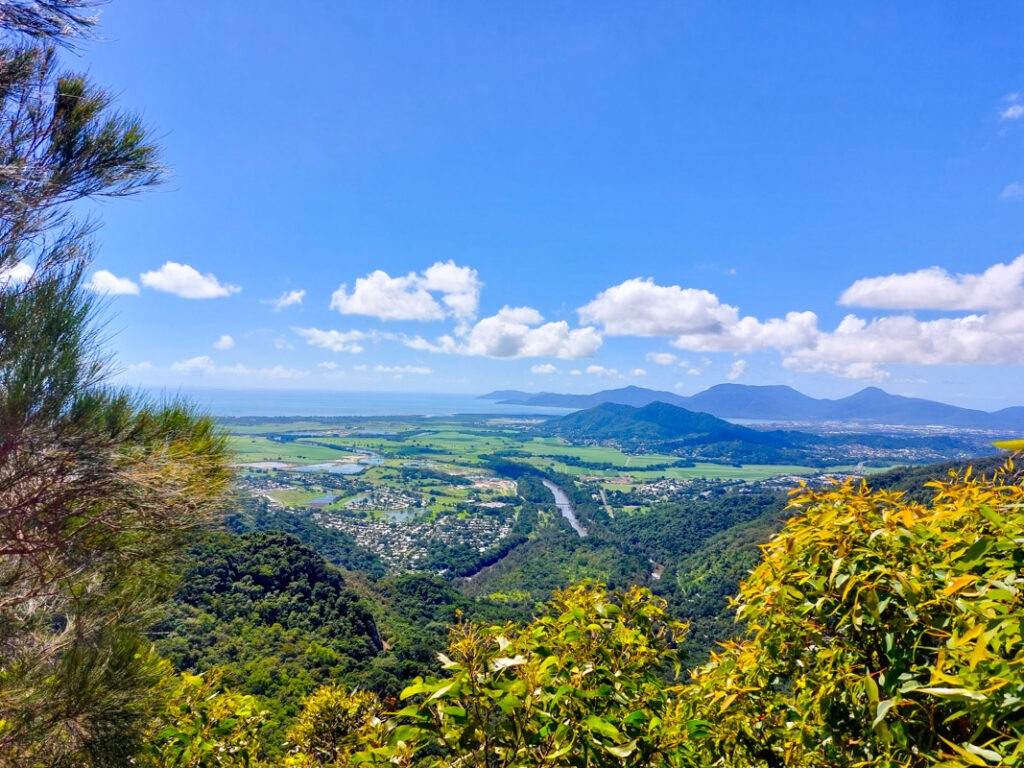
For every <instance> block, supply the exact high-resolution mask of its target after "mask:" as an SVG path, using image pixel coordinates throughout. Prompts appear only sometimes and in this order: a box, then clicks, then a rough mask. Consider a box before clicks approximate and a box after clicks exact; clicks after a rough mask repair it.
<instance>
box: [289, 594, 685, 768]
mask: <svg viewBox="0 0 1024 768" xmlns="http://www.w3.org/2000/svg"><path fill="white" fill-rule="evenodd" d="M684 632H685V625H683V624H681V623H680V622H677V621H675V620H674V619H672V618H671V617H670V616H668V614H666V613H665V606H664V603H663V602H662V601H660V600H659V599H657V598H654V597H652V596H651V594H650V592H648V591H647V590H644V589H636V588H634V589H632V590H630V591H629V592H627V593H626V594H624V595H619V596H617V597H616V596H614V595H612V594H609V593H608V592H607V591H606V590H605V589H604V587H603V586H601V585H599V584H597V585H595V584H582V585H580V586H577V587H574V588H572V589H568V590H565V591H563V592H560V593H558V594H556V595H555V597H554V599H553V600H552V601H551V603H550V604H549V605H548V607H547V611H546V612H545V613H544V615H542V616H540V617H539V618H537V619H535V620H534V621H533V622H532V623H530V624H528V625H526V626H516V625H513V624H506V625H503V626H491V627H488V626H484V625H476V624H471V623H462V624H460V625H458V626H457V627H455V628H454V629H453V630H452V635H451V640H450V642H449V647H448V652H447V654H441V660H442V662H443V663H444V668H445V672H446V674H445V676H444V677H441V678H433V677H428V678H425V679H423V678H421V679H417V680H416V681H415V682H414V683H413V684H412V685H411V686H409V687H408V688H406V689H405V691H403V692H402V698H403V699H405V700H407V701H411V703H410V704H409V705H408V706H407V707H405V708H404V709H402V710H400V711H399V712H397V713H394V714H391V715H386V714H383V713H382V708H381V706H380V704H379V703H377V702H374V701H373V700H372V699H367V697H366V694H361V693H355V694H351V695H346V694H345V693H344V691H341V690H338V689H333V690H332V689H327V690H322V691H320V692H318V693H317V694H315V695H314V696H313V697H311V699H310V700H309V702H308V704H307V707H306V710H305V712H304V713H303V715H302V716H301V717H300V724H299V725H298V726H297V727H296V729H295V731H294V732H293V741H294V742H295V744H296V746H295V754H294V758H295V759H296V761H297V762H296V764H297V765H310V766H343V765H355V764H362V763H369V764H381V765H384V764H392V765H393V764H398V765H423V766H427V765H436V766H456V765H457V766H466V767H467V768H468V767H469V766H478V767H479V768H492V767H496V768H500V767H502V766H505V767H509V768H510V767H511V766H537V767H540V766H550V767H552V768H554V767H555V766H567V767H568V766H581V767H582V766H593V768H600V767H601V766H608V767H609V768H611V767H612V766H615V767H616V768H619V767H620V766H638V767H639V766H657V765H662V766H680V768H682V767H684V766H686V767H691V766H696V765H698V764H699V763H697V762H695V760H696V754H697V753H696V752H695V744H696V742H695V740H694V737H695V734H697V733H698V732H699V731H700V728H701V724H700V723H698V722H695V721H690V720H685V719H680V711H679V709H678V699H677V696H676V694H675V691H674V690H673V689H672V688H671V687H669V686H668V685H666V683H665V679H664V677H665V675H666V673H667V672H671V670H672V668H673V667H675V671H676V672H678V643H679V641H680V640H681V639H682V635H683V633H684Z"/></svg>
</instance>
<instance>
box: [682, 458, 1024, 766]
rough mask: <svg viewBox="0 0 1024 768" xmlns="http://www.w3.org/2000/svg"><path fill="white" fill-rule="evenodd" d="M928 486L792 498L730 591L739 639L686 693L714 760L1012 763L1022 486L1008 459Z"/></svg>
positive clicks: (1023, 620) (1021, 719) (1021, 644)
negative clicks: (752, 566)
mask: <svg viewBox="0 0 1024 768" xmlns="http://www.w3.org/2000/svg"><path fill="white" fill-rule="evenodd" d="M931 485H932V487H933V488H934V489H935V491H936V495H935V499H934V501H933V502H932V503H930V504H919V503H914V502H908V501H906V500H905V499H904V498H903V497H902V494H898V493H888V492H881V491H873V490H871V489H869V488H868V487H867V486H866V485H864V484H862V485H859V486H855V485H845V486H843V487H840V488H838V489H836V490H833V491H830V492H827V493H818V492H812V491H807V490H806V489H805V490H804V491H803V492H801V493H799V495H797V497H796V498H795V499H794V500H793V506H794V507H795V508H797V509H799V510H800V511H801V512H802V514H800V515H799V516H798V517H796V518H794V519H793V520H791V521H790V522H789V524H788V526H787V527H786V529H785V530H784V531H783V532H782V533H781V534H780V535H778V536H776V537H775V538H773V539H772V541H771V543H770V544H769V545H768V546H767V547H766V548H765V551H764V555H765V556H764V561H763V563H762V564H761V565H760V566H759V567H758V568H757V569H756V570H755V571H754V572H753V574H752V575H751V576H750V578H748V579H747V580H746V581H745V582H744V583H743V585H742V587H741V589H740V594H739V597H738V602H737V606H738V615H739V617H740V618H742V619H744V620H746V621H747V622H748V626H749V628H750V635H749V637H748V638H747V639H746V640H744V641H743V642H740V643H732V644H729V645H727V646H725V647H724V648H723V649H722V651H721V652H720V653H718V654H716V655H715V657H714V658H713V660H712V662H711V663H710V664H709V665H708V666H707V667H705V668H704V669H702V670H701V671H700V672H699V673H698V674H697V676H696V683H695V685H694V686H693V688H691V689H690V693H691V696H692V700H693V702H694V706H695V709H696V711H697V713H698V716H703V717H704V718H705V719H707V720H709V721H711V722H712V727H711V734H713V738H712V742H711V744H710V750H709V755H712V756H714V759H716V760H717V761H718V762H716V763H715V764H717V765H722V766H731V767H734V768H740V767H741V766H742V767H747V766H750V767H753V766H807V767H808V768H811V767H812V766H813V767H814V768H821V767H823V766H837V767H838V766H853V765H858V766H896V765H898V766H911V767H914V766H926V765H928V766H932V765H941V766H944V767H945V768H953V767H954V766H969V765H995V764H999V765H1020V764H1021V762H1022V761H1024V707H1022V706H1021V702H1022V701H1024V638H1022V628H1024V549H1022V548H1021V544H1020V543H1021V541H1022V540H1024V483H1022V481H1021V479H1020V478H1019V477H1017V476H1014V474H1013V465H1012V463H1010V464H1008V465H1007V467H1006V468H1005V469H1004V470H1002V471H1000V472H997V473H996V474H995V475H994V476H990V477H987V478H985V477H978V476H973V475H972V474H971V472H970V470H967V471H966V472H965V473H963V474H961V475H957V474H953V475H952V476H951V477H950V478H949V479H948V480H947V481H945V482H938V483H932V484H931ZM709 764H710V763H709Z"/></svg>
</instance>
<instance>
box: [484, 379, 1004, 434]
mask: <svg viewBox="0 0 1024 768" xmlns="http://www.w3.org/2000/svg"><path fill="white" fill-rule="evenodd" d="M481 399H484V400H496V401H498V402H501V403H503V404H509V405H527V406H549V407H557V408H578V409H581V410H582V409H586V408H593V407H594V406H596V405H601V404H603V403H614V404H618V405H630V406H633V407H643V406H646V405H650V404H651V403H656V402H661V403H667V404H669V405H675V406H678V407H680V408H686V409H687V410H689V411H695V412H698V413H707V414H711V415H712V416H717V417H718V418H720V419H759V420H763V421H777V422H860V423H865V424H886V425H902V426H947V427H957V428H959V429H984V430H999V431H1004V432H1007V433H1016V432H1020V431H1024V406H1014V407H1011V408H1003V409H1002V410H999V411H993V412H989V411H980V410H975V409H972V408H961V407H959V406H955V405H948V404H946V403H939V402H936V401H934V400H925V399H922V398H917V397H904V396H902V395H893V394H890V393H888V392H886V391H884V390H882V389H879V388H878V387H866V388H864V389H862V390H861V391H860V392H857V393H855V394H852V395H850V396H849V397H843V398H839V399H837V400H830V399H827V398H820V399H819V398H814V397H810V396H809V395H805V394H803V393H802V392H798V391H797V390H795V389H793V388H792V387H787V386H784V385H770V386H755V385H750V384H719V385H717V386H714V387H711V388H709V389H706V390H704V391H703V392H698V393H697V394H695V395H691V396H689V397H685V396H682V395H677V394H675V393H673V392H664V391H658V390H653V389H646V388H644V387H636V386H629V387H622V388H621V389H607V390H604V391H601V392H595V393H594V394H591V395H571V394H558V393H555V392H539V393H530V392H520V391H518V390H511V389H505V390H498V391H496V392H491V393H488V394H486V395H481Z"/></svg>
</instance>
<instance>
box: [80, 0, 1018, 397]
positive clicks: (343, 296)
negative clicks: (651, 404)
mask: <svg viewBox="0 0 1024 768" xmlns="http://www.w3.org/2000/svg"><path fill="white" fill-rule="evenodd" d="M102 22H103V26H102V36H103V39H102V40H100V41H98V42H95V43H90V44H89V45H87V46H85V47H84V48H83V49H82V51H81V52H80V53H79V54H78V56H77V57H74V56H72V57H70V59H71V60H70V61H69V66H71V67H75V68H83V69H86V70H88V71H89V72H90V73H91V75H92V76H93V78H94V79H95V80H96V81H97V82H99V83H101V84H103V85H104V86H106V87H107V88H109V89H110V91H111V92H112V93H114V94H115V95H116V96H117V99H118V103H119V104H120V105H121V106H123V107H124V108H126V109H130V110H136V111H138V112H140V113H141V114H142V115H143V116H144V118H145V120H146V121H147V123H148V124H150V125H151V126H152V127H153V128H154V130H155V132H156V134H157V135H158V136H159V137H160V140H161V143H162V145H163V146H164V148H165V160H166V162H167V163H168V165H169V166H170V167H171V168H172V169H173V173H172V176H171V177H170V180H169V182H168V183H167V184H166V185H165V186H164V187H163V188H162V189H160V190H159V191H157V192H154V193H150V194H147V195H144V196H142V197H139V198H136V199H133V200H129V201H113V202H108V203H103V204H101V205H100V206H99V210H98V213H99V215H100V217H101V218H102V220H103V222H104V227H103V229H102V230H101V232H100V234H99V237H98V239H99V242H100V244H101V248H100V251H99V255H98V257H97V260H96V264H95V269H96V271H97V272H98V273H99V274H98V275H97V277H95V278H94V285H95V287H96V288H97V289H98V290H100V291H101V292H104V293H106V294H108V295H109V299H108V300H107V302H106V304H107V311H108V312H109V313H110V315H111V318H112V319H111V320H110V324H109V329H110V332H111V342H112V346H113V348H114V349H115V350H116V352H117V355H118V359H119V361H120V364H121V366H122V369H123V373H122V374H121V375H122V378H123V380H125V381H128V382H131V383H137V384H146V385H151V384H161V385H170V386H224V387H267V388H317V389H331V388H337V389H350V390H367V389H380V390H401V389H407V390H411V391H460V392H483V391H486V390H489V389H494V388H499V387H500V388H506V387H514V388H520V389H530V390H540V389H544V390H554V391H594V390H597V389H603V388H608V387H614V386H622V385H624V384H627V383H632V384H638V385H643V386H650V387H655V388H661V389H672V390H675V391H678V392H681V393H684V394H689V393H692V392H695V391H697V390H699V389H703V388H705V387H707V386H710V385H712V384H716V383H719V382H722V381H727V380H734V381H739V382H745V383H752V384H766V383H785V384H791V385H793V386H795V387H797V388H798V389H801V390H803V391H806V392H808V393H811V394H814V395H818V396H842V395H845V394H848V393H850V392H853V391H855V390H857V389H859V388H861V387H863V386H865V385H867V384H878V385H880V386H883V387H884V388H886V389H888V390H890V391H895V392H900V393H903V394H911V395H918V396H925V397H932V398H936V399H942V400H947V401H950V402H956V403H960V404H964V405H970V406H974V407H981V408H985V409H994V408H998V407H1002V406H1005V405H1011V404H1020V403H1021V402H1024V396H1021V393H1020V386H1019V382H1020V381H1021V380H1022V374H1024V287H1022V280H1024V260H1020V261H1017V259H1018V256H1019V255H1020V254H1021V253H1022V252H1024V162H1022V151H1021V150H1022V144H1024V95H1018V94H1024V67H1022V66H1021V61H1022V59H1021V57H1020V37H1021V32H1022V29H1024V23H1022V22H1024V6H1021V5H1020V4H1012V3H998V2H993V3H985V4H967V3H927V4H926V3H913V4H892V3H858V4H855V5H853V6H847V7H841V5H840V4H812V3H793V4H785V5H780V4H779V3H768V2H764V3H744V4H724V3H699V4H692V3H680V2H673V3H655V2H646V3H630V4H626V3H603V2H586V3H583V2H559V3H556V2H548V3H523V4H497V3H467V2H461V3H454V2H428V3H424V2H417V3H412V2H409V3H391V2H375V3H348V2H344V3H343V2H328V1H327V0H323V1H321V2H313V1H312V0H310V1H304V2H300V3H294V4H288V5H287V6H285V5H282V4H281V3H280V2H276V3H270V2H262V1H261V0H253V1H249V2H244V3H243V2H234V1H233V0H218V2H215V3H210V2H198V1H192V0H190V1H188V2H181V3H175V4H171V5H168V4H164V3H142V2H129V1H128V0H115V2H113V3H111V4H110V5H109V6H107V7H106V8H105V9H104V10H103V14H102ZM126 281H130V282H126ZM283 298H290V302H291V303H287V305H284V306H275V305H274V304H273V303H270V302H271V301H272V300H275V299H276V300H280V299H283ZM281 303H284V302H281Z"/></svg>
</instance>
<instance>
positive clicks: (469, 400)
mask: <svg viewBox="0 0 1024 768" xmlns="http://www.w3.org/2000/svg"><path fill="white" fill-rule="evenodd" d="M147 392H148V394H150V395H151V396H152V397H153V398H154V399H157V400H171V399H174V398H176V397H185V398H188V399H189V400H191V401H192V402H194V403H196V404H197V405H198V406H200V407H201V408H202V409H203V410H205V411H208V412H210V413H212V414H213V415H214V416H268V417H271V416H293V417H295V416H452V415H455V414H458V413H471V414H493V415H495V416H513V415H526V416H533V417H544V416H561V415H564V414H566V413H572V412H573V411H574V410H576V409H574V408H544V407H538V406H527V405H502V404H500V403H496V402H494V401H493V400H481V399H480V398H479V397H477V396H476V395H472V394H443V393H434V392H429V393H417V392H344V391H325V390H301V389H215V388H212V387H210V388H198V387H182V388H179V389H172V388H151V389H149V390H147Z"/></svg>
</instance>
